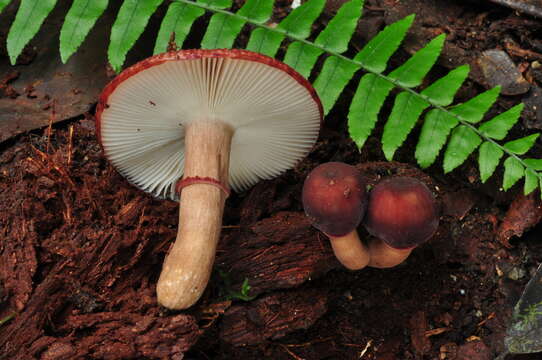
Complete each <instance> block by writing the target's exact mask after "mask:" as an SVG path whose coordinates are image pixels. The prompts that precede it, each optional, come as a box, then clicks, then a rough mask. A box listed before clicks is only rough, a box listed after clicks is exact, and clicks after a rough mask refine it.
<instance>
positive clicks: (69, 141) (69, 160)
mask: <svg viewBox="0 0 542 360" xmlns="http://www.w3.org/2000/svg"><path fill="white" fill-rule="evenodd" d="M72 142H73V125H70V130H69V135H68V164H67V165H68V167H69V166H70V165H71V163H72V146H73V144H72Z"/></svg>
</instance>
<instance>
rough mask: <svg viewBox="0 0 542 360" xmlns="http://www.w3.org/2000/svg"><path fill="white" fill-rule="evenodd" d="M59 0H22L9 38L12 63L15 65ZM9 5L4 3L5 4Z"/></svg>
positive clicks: (8, 45) (9, 53) (9, 52)
mask: <svg viewBox="0 0 542 360" xmlns="http://www.w3.org/2000/svg"><path fill="white" fill-rule="evenodd" d="M56 2H57V0H40V1H35V0H21V5H20V7H19V10H18V11H17V15H15V20H14V21H13V24H11V28H10V29H9V33H8V38H7V49H8V55H9V60H10V62H11V65H15V62H16V61H17V58H18V57H19V55H21V52H22V51H23V49H24V47H25V46H26V44H28V42H29V41H30V40H32V38H33V37H34V35H36V33H37V32H38V30H39V29H40V27H41V24H42V23H43V20H45V18H46V17H47V15H49V13H50V12H51V11H52V10H53V8H54V7H55V5H56ZM5 5H7V3H6V4H4V6H5Z"/></svg>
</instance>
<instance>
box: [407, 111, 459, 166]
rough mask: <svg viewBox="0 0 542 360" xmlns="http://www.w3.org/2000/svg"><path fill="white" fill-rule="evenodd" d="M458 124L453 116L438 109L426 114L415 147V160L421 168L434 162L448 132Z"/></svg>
mask: <svg viewBox="0 0 542 360" xmlns="http://www.w3.org/2000/svg"><path fill="white" fill-rule="evenodd" d="M458 123H459V121H458V120H457V119H456V118H455V117H454V116H451V115H450V114H448V113H447V112H445V111H442V110H440V109H432V110H431V111H429V112H428V113H427V115H426V116H425V121H424V123H423V126H422V130H421V133H420V139H419V140H418V145H417V146H416V160H417V161H418V164H419V165H420V166H421V167H422V168H427V167H429V166H431V165H432V164H433V163H434V162H435V160H436V158H437V156H438V154H439V152H440V150H441V149H442V147H443V146H444V144H445V143H446V139H447V138H448V135H449V134H450V131H452V129H453V128H455V127H456V126H457V124H458Z"/></svg>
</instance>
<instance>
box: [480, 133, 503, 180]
mask: <svg viewBox="0 0 542 360" xmlns="http://www.w3.org/2000/svg"><path fill="white" fill-rule="evenodd" d="M503 155H504V151H503V150H502V149H501V148H500V147H498V146H497V145H496V144H494V143H492V142H489V141H486V142H484V143H483V144H482V145H481V146H480V149H479V151H478V166H479V168H480V180H481V181H482V182H483V183H485V182H486V181H487V179H489V178H490V177H491V175H493V173H494V172H495V169H497V166H498V165H499V162H500V161H501V158H502V156H503Z"/></svg>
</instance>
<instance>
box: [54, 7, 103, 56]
mask: <svg viewBox="0 0 542 360" xmlns="http://www.w3.org/2000/svg"><path fill="white" fill-rule="evenodd" d="M108 2H109V0H74V2H73V4H72V6H71V8H70V10H69V11H68V14H66V19H65V20H64V24H62V29H61V30H60V58H61V59H62V62H63V63H66V61H68V59H69V58H70V56H72V54H73V53H74V52H76V51H77V49H78V48H79V46H80V45H81V44H82V43H83V41H84V40H85V38H86V37H87V35H88V32H89V31H90V29H92V27H93V26H94V24H95V23H96V20H98V18H99V17H100V16H101V15H102V13H103V12H104V10H105V9H106V8H107V4H108Z"/></svg>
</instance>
